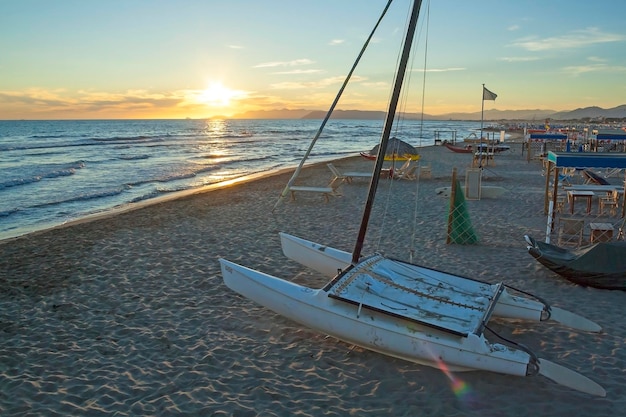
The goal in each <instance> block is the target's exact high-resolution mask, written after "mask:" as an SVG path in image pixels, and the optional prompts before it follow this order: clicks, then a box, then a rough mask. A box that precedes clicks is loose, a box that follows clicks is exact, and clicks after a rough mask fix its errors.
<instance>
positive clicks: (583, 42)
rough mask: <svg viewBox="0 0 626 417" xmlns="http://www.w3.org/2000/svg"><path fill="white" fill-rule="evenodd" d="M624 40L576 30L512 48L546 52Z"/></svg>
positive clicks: (595, 31) (530, 39)
mask: <svg viewBox="0 0 626 417" xmlns="http://www.w3.org/2000/svg"><path fill="white" fill-rule="evenodd" d="M624 39H626V36H625V35H621V34H613V33H604V32H601V31H600V30H598V28H593V27H590V28H586V29H581V30H576V31H573V32H570V33H568V34H566V35H562V36H553V37H548V38H543V39H541V38H538V37H528V38H523V39H520V40H518V41H516V42H514V43H513V46H516V47H520V48H523V49H526V50H528V51H548V50H552V49H571V48H579V47H582V46H589V45H595V44H599V43H607V42H620V41H623V40H624Z"/></svg>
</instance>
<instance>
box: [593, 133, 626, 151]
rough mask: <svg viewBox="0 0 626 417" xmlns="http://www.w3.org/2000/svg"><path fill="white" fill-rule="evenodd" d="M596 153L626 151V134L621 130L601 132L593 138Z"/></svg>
mask: <svg viewBox="0 0 626 417" xmlns="http://www.w3.org/2000/svg"><path fill="white" fill-rule="evenodd" d="M593 148H594V151H614V152H615V151H617V152H624V151H626V132H625V131H623V130H621V129H611V130H609V129H606V130H600V131H598V133H597V134H596V135H595V138H593Z"/></svg>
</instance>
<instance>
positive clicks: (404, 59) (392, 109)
mask: <svg viewBox="0 0 626 417" xmlns="http://www.w3.org/2000/svg"><path fill="white" fill-rule="evenodd" d="M421 6H422V0H414V2H413V9H412V10H411V17H410V19H409V24H408V26H407V32H406V36H405V38H404V46H403V48H402V56H401V57H400V62H399V64H398V69H397V71H396V79H395V81H394V87H393V92H392V95H391V100H390V101H389V109H388V110H387V117H386V118H385V125H384V128H383V133H382V135H381V138H380V145H379V146H378V154H377V156H376V165H375V166H374V174H373V175H372V181H371V182H370V188H369V192H368V194H367V201H366V202H365V208H364V209H363V217H362V218H361V227H360V229H359V235H358V237H357V241H356V245H355V246H354V250H353V251H352V263H353V264H356V263H358V262H359V258H360V257H361V250H362V249H363V243H364V242H365V234H366V233H367V226H368V224H369V219H370V215H371V213H372V207H373V205H374V197H375V196H376V189H377V188H378V181H379V180H380V171H381V170H382V168H383V162H384V159H385V152H386V150H387V143H388V142H389V136H390V135H391V129H392V127H393V121H394V119H395V117H396V108H397V107H398V100H399V98H400V92H401V90H402V83H403V82H404V75H405V72H406V67H407V64H408V62H409V55H410V54H411V46H412V45H413V38H414V36H415V28H416V27H417V19H418V17H419V11H420V8H421Z"/></svg>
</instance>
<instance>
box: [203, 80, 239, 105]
mask: <svg viewBox="0 0 626 417" xmlns="http://www.w3.org/2000/svg"><path fill="white" fill-rule="evenodd" d="M240 96H241V92H239V91H236V90H232V89H230V88H227V87H224V86H223V85H222V83H212V84H211V85H210V86H209V87H208V88H206V89H205V90H204V91H202V92H201V93H200V97H199V101H201V102H202V103H206V104H208V105H209V106H213V107H226V106H229V105H230V103H231V101H232V100H233V99H236V98H238V97H240Z"/></svg>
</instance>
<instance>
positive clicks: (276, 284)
mask: <svg viewBox="0 0 626 417" xmlns="http://www.w3.org/2000/svg"><path fill="white" fill-rule="evenodd" d="M220 263H221V265H222V275H223V277H224V282H225V283H226V285H227V286H228V287H229V288H230V289H232V290H233V291H235V292H237V293H239V294H241V295H243V296H244V297H246V298H248V299H250V300H252V301H255V302H256V303H258V304H260V305H262V306H264V307H266V308H268V309H270V310H272V311H274V312H276V313H278V314H280V315H282V316H285V317H288V318H290V319H291V320H294V321H296V322H298V323H300V324H303V325H304V326H307V327H309V328H311V329H314V330H317V331H319V332H321V333H324V334H328V335H330V336H333V337H335V338H337V339H339V340H343V341H344V342H347V343H351V344H354V345H357V346H361V347H363V348H365V349H369V350H372V351H375V352H379V353H382V354H385V355H388V356H393V357H396V358H400V359H404V360H407V361H411V362H415V363H419V364H423V365H428V366H432V367H440V366H441V365H442V364H445V366H446V367H447V369H450V370H451V371H472V370H486V371H492V372H498V373H502V374H510V375H516V376H525V375H526V374H527V371H528V369H527V367H528V364H529V361H530V356H529V355H528V354H527V353H526V352H522V351H519V350H514V349H510V348H508V347H507V346H503V345H498V344H489V343H488V342H487V341H486V340H485V338H484V337H483V336H482V335H481V336H477V335H474V334H470V335H469V336H468V337H461V336H458V335H454V334H449V333H446V332H441V331H437V330H436V329H432V328H430V327H427V326H421V325H419V324H417V323H415V322H412V321H408V320H402V319H400V318H397V317H392V316H389V315H385V314H381V313H378V312H376V311H371V310H367V309H365V308H359V306H358V305H353V304H350V303H346V302H343V301H339V300H334V299H332V298H330V297H328V294H327V293H326V292H325V291H324V290H321V289H311V288H308V287H304V286H301V285H298V284H295V283H292V282H289V281H285V280H283V279H280V278H277V277H273V276H271V275H267V274H264V273H262V272H259V271H255V270H253V269H249V268H246V267H243V266H241V265H237V264H234V263H232V262H229V261H226V260H224V259H220Z"/></svg>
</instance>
